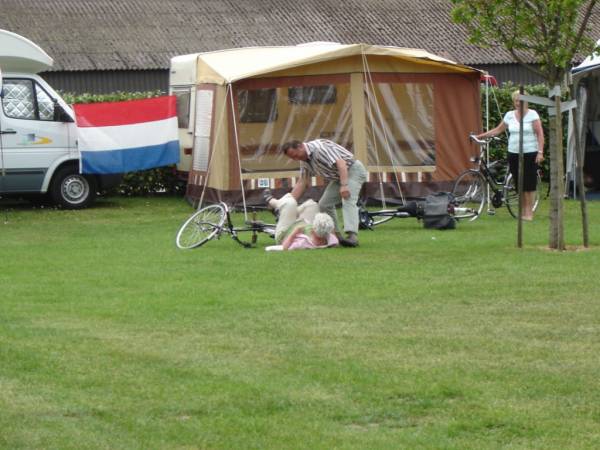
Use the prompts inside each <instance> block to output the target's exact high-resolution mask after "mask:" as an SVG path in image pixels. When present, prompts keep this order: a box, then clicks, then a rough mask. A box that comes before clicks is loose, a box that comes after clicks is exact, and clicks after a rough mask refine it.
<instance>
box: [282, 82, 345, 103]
mask: <svg viewBox="0 0 600 450" xmlns="http://www.w3.org/2000/svg"><path fill="white" fill-rule="evenodd" d="M336 93H337V91H336V89H335V86H333V85H331V84H330V85H326V86H302V87H291V88H289V89H288V99H289V102H290V103H295V104H298V105H317V104H322V105H326V104H331V103H335V98H336Z"/></svg>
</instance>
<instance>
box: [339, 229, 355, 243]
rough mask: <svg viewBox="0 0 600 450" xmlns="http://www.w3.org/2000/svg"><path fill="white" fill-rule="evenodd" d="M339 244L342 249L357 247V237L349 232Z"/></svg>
mask: <svg viewBox="0 0 600 450" xmlns="http://www.w3.org/2000/svg"><path fill="white" fill-rule="evenodd" d="M340 244H341V245H342V247H358V236H357V235H356V233H353V232H351V231H349V232H348V233H346V237H345V238H342V239H340Z"/></svg>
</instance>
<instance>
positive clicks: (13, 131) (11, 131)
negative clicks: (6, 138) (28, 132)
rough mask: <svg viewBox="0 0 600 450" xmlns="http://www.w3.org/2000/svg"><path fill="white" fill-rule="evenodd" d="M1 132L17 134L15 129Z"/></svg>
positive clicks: (0, 132) (1, 132)
mask: <svg viewBox="0 0 600 450" xmlns="http://www.w3.org/2000/svg"><path fill="white" fill-rule="evenodd" d="M0 134H17V132H16V131H15V130H6V131H0Z"/></svg>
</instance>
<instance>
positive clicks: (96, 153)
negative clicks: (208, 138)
mask: <svg viewBox="0 0 600 450" xmlns="http://www.w3.org/2000/svg"><path fill="white" fill-rule="evenodd" d="M74 110H75V117H76V122H77V134H78V140H79V142H78V145H79V150H80V152H81V172H82V173H98V174H107V173H125V172H132V171H135V170H144V169H151V168H154V167H161V166H166V165H169V164H176V163H177V162H179V140H178V137H177V108H176V99H175V96H167V97H156V98H148V99H142V100H131V101H124V102H111V103H88V104H77V105H74Z"/></svg>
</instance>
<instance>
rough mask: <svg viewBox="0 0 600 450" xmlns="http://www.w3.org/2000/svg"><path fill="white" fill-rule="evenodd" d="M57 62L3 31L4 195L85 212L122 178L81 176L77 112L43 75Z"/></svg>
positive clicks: (0, 155) (0, 183)
mask: <svg viewBox="0 0 600 450" xmlns="http://www.w3.org/2000/svg"><path fill="white" fill-rule="evenodd" d="M52 63H53V61H52V58H50V56H48V54H47V53H46V52H45V51H44V50H42V49H41V48H40V47H38V46H37V45H36V44H34V43H33V42H31V41H30V40H28V39H26V38H24V37H23V36H19V35H18V34H15V33H11V32H9V31H5V30H0V71H1V72H0V92H1V97H2V99H1V100H2V107H1V108H0V195H1V196H5V195H23V194H46V193H48V194H49V195H50V197H51V199H52V201H53V202H54V203H56V204H58V205H60V206H62V207H64V208H73V209H75V208H83V207H86V206H88V205H90V204H91V203H92V202H93V201H94V198H95V196H96V192H97V190H101V189H105V188H108V187H110V186H112V185H115V184H116V183H118V182H119V180H120V176H115V175H111V176H88V175H85V176H84V175H82V174H80V170H79V165H80V164H79V151H78V149H77V128H76V125H75V120H74V117H75V116H74V114H73V110H72V109H71V108H70V107H69V105H67V104H66V103H65V102H64V100H63V99H62V98H61V97H60V96H59V95H58V94H57V93H56V92H55V91H54V90H53V89H52V87H50V86H49V85H48V84H47V83H46V82H45V81H44V80H43V79H42V77H40V76H39V75H37V74H38V73H39V72H41V71H43V70H47V69H49V68H50V67H52Z"/></svg>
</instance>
